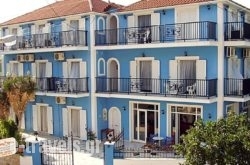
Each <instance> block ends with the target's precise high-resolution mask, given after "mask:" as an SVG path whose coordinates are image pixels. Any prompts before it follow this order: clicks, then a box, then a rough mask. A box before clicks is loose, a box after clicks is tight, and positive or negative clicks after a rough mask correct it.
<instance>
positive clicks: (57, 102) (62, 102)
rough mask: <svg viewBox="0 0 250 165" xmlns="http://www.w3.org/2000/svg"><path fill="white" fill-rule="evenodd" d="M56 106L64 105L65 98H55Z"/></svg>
mask: <svg viewBox="0 0 250 165" xmlns="http://www.w3.org/2000/svg"><path fill="white" fill-rule="evenodd" d="M56 104H66V98H65V97H60V96H57V97H56Z"/></svg>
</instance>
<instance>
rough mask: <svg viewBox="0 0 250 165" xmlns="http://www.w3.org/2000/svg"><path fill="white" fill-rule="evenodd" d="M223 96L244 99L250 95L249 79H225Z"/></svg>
mask: <svg viewBox="0 0 250 165" xmlns="http://www.w3.org/2000/svg"><path fill="white" fill-rule="evenodd" d="M224 93H225V96H234V97H244V96H248V95H249V94H250V79H234V78H225V87H224Z"/></svg>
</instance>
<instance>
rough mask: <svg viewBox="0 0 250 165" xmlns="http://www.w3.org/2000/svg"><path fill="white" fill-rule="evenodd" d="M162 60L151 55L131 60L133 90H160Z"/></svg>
mask: <svg viewBox="0 0 250 165" xmlns="http://www.w3.org/2000/svg"><path fill="white" fill-rule="evenodd" d="M159 73H160V62H159V61H158V60H154V58H151V57H144V58H136V59H135V61H130V78H131V84H130V89H131V92H153V93H157V92H159Z"/></svg>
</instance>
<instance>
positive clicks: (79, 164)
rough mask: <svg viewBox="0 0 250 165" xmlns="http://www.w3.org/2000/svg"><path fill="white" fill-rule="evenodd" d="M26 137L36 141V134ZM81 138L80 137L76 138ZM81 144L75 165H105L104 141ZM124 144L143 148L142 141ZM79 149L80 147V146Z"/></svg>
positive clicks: (40, 136) (175, 162)
mask: <svg viewBox="0 0 250 165" xmlns="http://www.w3.org/2000/svg"><path fill="white" fill-rule="evenodd" d="M24 137H25V138H26V140H27V141H29V142H32V141H35V136H34V135H32V134H24ZM57 138H58V137H53V136H50V135H39V137H38V140H39V141H43V140H55V139H57ZM76 140H79V139H76ZM79 142H80V144H79V146H80V151H79V150H78V151H76V150H74V152H73V159H74V165H104V160H103V157H104V153H103V143H100V145H99V149H98V150H95V149H92V150H91V149H90V147H87V146H86V145H89V144H88V143H86V141H82V140H79ZM124 145H125V146H126V147H127V148H141V147H142V145H143V144H142V143H134V142H128V141H125V143H124ZM78 149H79V148H78ZM179 161H180V160H173V159H171V160H169V161H168V160H166V164H171V165H174V164H176V165H178V164H179Z"/></svg>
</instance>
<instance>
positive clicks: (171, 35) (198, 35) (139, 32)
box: [95, 21, 217, 46]
mask: <svg viewBox="0 0 250 165" xmlns="http://www.w3.org/2000/svg"><path fill="white" fill-rule="evenodd" d="M216 33H217V32H216V23H215V22H208V21H205V22H189V23H178V24H166V25H159V26H149V27H133V28H119V29H106V30H96V32H95V40H96V43H95V44H96V45H98V46H100V45H128V44H147V43H165V42H176V41H192V40H198V41H208V40H216V39H217V38H216Z"/></svg>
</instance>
